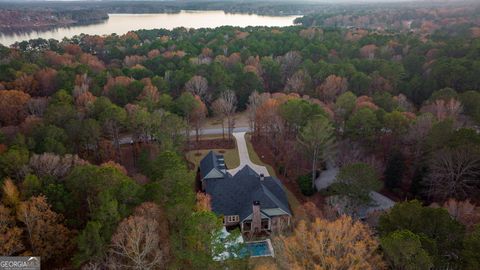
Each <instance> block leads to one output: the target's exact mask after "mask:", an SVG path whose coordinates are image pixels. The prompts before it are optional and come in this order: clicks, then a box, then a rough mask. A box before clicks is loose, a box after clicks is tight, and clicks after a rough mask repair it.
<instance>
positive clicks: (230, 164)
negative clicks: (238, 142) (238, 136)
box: [185, 147, 240, 169]
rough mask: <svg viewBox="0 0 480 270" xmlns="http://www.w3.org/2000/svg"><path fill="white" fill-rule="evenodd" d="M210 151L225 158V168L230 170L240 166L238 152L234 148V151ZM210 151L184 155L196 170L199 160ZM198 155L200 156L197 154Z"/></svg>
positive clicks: (191, 152) (198, 151) (194, 151)
mask: <svg viewBox="0 0 480 270" xmlns="http://www.w3.org/2000/svg"><path fill="white" fill-rule="evenodd" d="M211 150H212V151H214V152H216V153H218V154H222V155H223V156H224V158H225V164H226V165H227V168H229V169H232V168H236V167H238V166H239V165H240V158H239V157H238V150H237V148H236V147H235V148H234V149H211ZM208 152H210V150H193V151H189V152H187V153H186V154H185V156H186V158H187V160H188V161H190V162H192V163H193V164H195V168H198V165H199V164H200V160H202V158H203V157H205V156H206V155H207V154H208ZM198 153H200V154H198Z"/></svg>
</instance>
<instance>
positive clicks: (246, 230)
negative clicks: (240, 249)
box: [243, 221, 252, 232]
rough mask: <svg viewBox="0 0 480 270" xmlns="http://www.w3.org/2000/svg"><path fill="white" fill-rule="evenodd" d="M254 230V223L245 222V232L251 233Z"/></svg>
mask: <svg viewBox="0 0 480 270" xmlns="http://www.w3.org/2000/svg"><path fill="white" fill-rule="evenodd" d="M251 229H252V222H250V221H245V222H244V223H243V231H244V232H249V231H250V230H251Z"/></svg>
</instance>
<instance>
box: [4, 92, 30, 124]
mask: <svg viewBox="0 0 480 270" xmlns="http://www.w3.org/2000/svg"><path fill="white" fill-rule="evenodd" d="M29 100H30V95H29V94H26V93H24V92H22V91H17V90H0V124H1V125H16V124H20V123H21V122H22V121H23V120H24V119H25V117H26V116H27V104H28V101H29Z"/></svg>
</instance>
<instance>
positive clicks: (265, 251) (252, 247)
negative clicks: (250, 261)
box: [246, 239, 274, 257]
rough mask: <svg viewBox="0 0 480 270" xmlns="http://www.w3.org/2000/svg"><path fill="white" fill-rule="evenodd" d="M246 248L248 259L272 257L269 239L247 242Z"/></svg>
mask: <svg viewBox="0 0 480 270" xmlns="http://www.w3.org/2000/svg"><path fill="white" fill-rule="evenodd" d="M246 247H247V249H248V252H249V253H250V257H267V256H271V257H274V252H273V247H272V243H271V242H270V239H267V240H262V241H255V242H247V243H246Z"/></svg>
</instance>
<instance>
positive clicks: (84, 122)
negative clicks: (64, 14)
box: [0, 17, 480, 269]
mask: <svg viewBox="0 0 480 270" xmlns="http://www.w3.org/2000/svg"><path fill="white" fill-rule="evenodd" d="M307 18H308V17H305V18H304V19H303V20H304V21H305V20H307ZM474 25H475V23H474V22H471V21H468V20H467V22H466V23H465V24H458V25H450V24H449V25H448V27H442V25H439V27H437V28H436V29H435V30H434V31H433V30H432V32H431V33H430V32H422V33H416V32H409V31H393V30H389V31H379V30H378V29H366V28H356V27H354V28H336V27H331V26H329V27H321V26H316V25H314V26H310V25H309V26H300V25H299V26H292V27H284V28H275V27H273V28H269V27H247V28H236V27H220V28H216V29H197V30H194V29H185V28H177V29H174V30H172V31H168V30H162V29H156V30H141V31H135V32H129V33H127V34H125V35H122V36H119V35H115V34H113V35H108V36H89V35H82V36H75V37H73V38H70V39H67V38H66V39H64V40H62V41H57V40H43V39H37V40H30V41H24V42H19V43H16V44H14V45H13V46H12V47H10V48H7V47H1V48H0V179H1V186H2V191H1V199H2V200H1V204H0V220H1V222H0V254H2V255H22V254H24V255H29V254H34V255H38V256H42V264H44V265H45V267H46V269H57V268H58V269H60V268H62V267H63V268H76V269H78V268H82V269H105V268H107V269H125V268H127V267H130V268H134V269H320V268H321V269H323V268H325V269H387V268H389V269H432V268H435V269H478V268H479V267H480V257H479V254H478V250H479V247H480V226H479V225H478V224H479V223H480V206H477V205H480V201H479V198H480V180H479V179H480V134H479V132H480V129H479V127H478V123H479V121H480V92H479V91H480V76H479V74H480V39H478V31H477V29H476V28H475V27H474ZM465 29H468V31H465ZM235 112H245V113H246V114H247V115H248V119H249V121H250V125H251V128H252V130H251V136H252V138H253V139H252V143H253V144H254V147H255V148H256V149H258V150H259V151H260V150H261V151H262V153H264V156H265V157H267V158H268V157H271V158H270V160H271V162H272V164H271V165H272V166H273V167H274V169H275V170H276V171H277V173H278V175H279V176H280V178H281V180H282V181H284V183H285V185H286V186H287V187H288V188H289V189H291V190H292V192H293V193H294V194H297V193H298V194H299V195H298V196H299V200H300V201H301V202H302V203H303V204H302V205H301V206H299V208H298V209H297V210H296V211H295V212H296V215H295V222H294V226H293V228H290V229H289V230H286V232H285V233H283V234H281V235H275V236H274V240H273V241H274V242H275V246H276V248H277V251H276V252H277V256H276V259H275V260H272V261H253V260H249V259H248V257H247V256H232V257H230V258H229V259H227V260H215V258H216V257H218V255H219V254H222V253H224V252H230V253H232V254H238V250H230V249H232V247H231V246H228V245H225V244H224V242H223V241H228V239H222V241H219V240H218V239H219V238H218V234H219V232H220V230H221V228H222V222H221V220H220V219H219V218H218V217H217V216H215V214H213V213H212V212H211V211H210V210H209V206H208V204H209V202H208V198H205V196H203V194H201V193H199V194H196V193H195V189H194V180H195V175H194V171H192V169H193V168H192V167H191V164H189V163H188V162H187V161H186V159H185V157H184V152H185V149H186V148H188V147H189V146H190V145H192V143H193V142H192V140H193V139H192V138H190V136H188V135H189V134H191V131H199V130H201V129H202V128H203V124H204V122H205V119H206V118H208V117H213V116H215V117H219V118H221V119H222V125H223V119H226V122H227V126H228V128H229V130H231V128H233V126H234V125H235V123H234V121H233V120H232V117H233V115H234V114H235ZM126 135H128V136H129V137H130V138H131V140H129V141H128V142H127V143H125V141H124V140H122V138H124V137H125V136H126ZM328 162H333V163H334V164H335V165H336V166H338V167H340V173H339V175H338V181H339V182H338V183H337V184H335V185H333V186H331V187H330V188H328V189H327V190H322V191H320V192H316V191H315V190H314V188H313V187H312V181H313V180H314V179H315V176H316V175H315V174H316V173H317V171H320V170H323V169H324V168H325V167H326V166H327V165H326V164H327V163H328ZM312 178H313V179H312ZM371 190H376V191H379V192H381V193H382V194H385V195H386V196H388V197H390V198H392V199H394V200H396V201H400V203H397V204H396V205H395V207H394V208H393V209H392V210H391V211H389V212H387V213H385V214H382V215H381V216H380V217H379V218H377V220H376V222H372V224H369V223H368V222H363V221H359V220H358V219H356V218H355V217H356V216H357V214H358V213H357V211H358V206H360V205H368V204H369V203H370V199H369V197H368V193H369V192H370V191H371ZM297 191H298V192H297ZM313 194H315V195H317V194H320V195H319V196H321V197H317V198H320V201H317V200H315V201H313V200H311V199H309V198H311V197H309V196H310V195H313ZM331 194H335V195H338V196H340V197H341V198H343V200H344V201H345V202H346V204H347V205H350V206H351V207H349V208H348V209H349V210H348V214H349V216H348V217H347V216H341V217H338V218H336V217H335V218H332V217H331V215H330V214H329V213H330V212H331V211H328V206H327V204H326V203H325V201H326V199H325V197H327V196H326V195H331ZM315 195H314V196H315ZM401 201H405V202H401ZM350 216H351V217H350ZM232 237H236V233H234V234H232ZM305 243H308V245H305ZM235 248H238V247H235ZM319 251H321V252H319ZM347 255H348V256H347Z"/></svg>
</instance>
